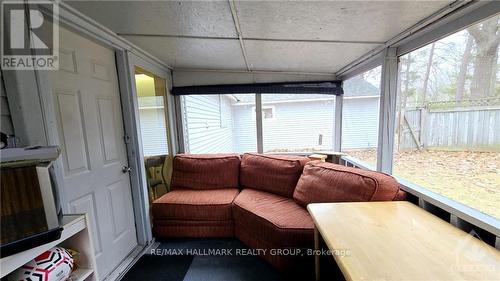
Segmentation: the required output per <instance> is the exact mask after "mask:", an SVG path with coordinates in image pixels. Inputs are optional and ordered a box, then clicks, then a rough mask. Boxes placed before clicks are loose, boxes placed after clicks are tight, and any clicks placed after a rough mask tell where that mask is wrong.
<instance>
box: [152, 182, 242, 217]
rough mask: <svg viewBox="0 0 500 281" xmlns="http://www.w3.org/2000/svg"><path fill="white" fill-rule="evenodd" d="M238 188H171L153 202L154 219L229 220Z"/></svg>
mask: <svg viewBox="0 0 500 281" xmlns="http://www.w3.org/2000/svg"><path fill="white" fill-rule="evenodd" d="M238 192H239V191H238V189H236V188H227V189H211V190H189V189H181V190H173V191H171V192H169V193H167V194H165V195H163V196H162V197H160V198H158V199H157V200H155V201H154V202H153V218H154V220H165V219H172V220H218V221H220V220H231V219H232V214H231V204H232V202H233V200H234V198H235V197H236V195H237V194H238Z"/></svg>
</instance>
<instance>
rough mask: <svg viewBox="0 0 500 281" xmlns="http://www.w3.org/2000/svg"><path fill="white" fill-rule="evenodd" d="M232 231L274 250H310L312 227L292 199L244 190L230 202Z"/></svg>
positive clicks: (304, 210) (306, 213)
mask: <svg viewBox="0 0 500 281" xmlns="http://www.w3.org/2000/svg"><path fill="white" fill-rule="evenodd" d="M233 217H234V221H235V227H236V228H238V227H241V228H244V229H245V230H246V231H250V232H253V235H255V236H256V237H259V239H262V240H266V241H267V242H268V243H269V244H272V245H275V246H277V247H312V246H313V244H312V243H313V240H314V236H313V233H314V223H313V220H312V218H311V216H310V215H309V213H308V212H307V210H306V209H304V208H303V207H301V206H299V205H298V204H297V203H295V202H294V201H293V199H290V198H286V197H283V196H279V195H275V194H272V193H268V192H265V191H259V190H253V189H244V190H242V191H241V192H240V194H238V196H237V197H236V199H235V200H234V208H233Z"/></svg>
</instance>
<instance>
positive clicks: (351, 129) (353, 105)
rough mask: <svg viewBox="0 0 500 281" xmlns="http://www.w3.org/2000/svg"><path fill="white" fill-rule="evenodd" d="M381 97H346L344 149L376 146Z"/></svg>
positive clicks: (343, 130)
mask: <svg viewBox="0 0 500 281" xmlns="http://www.w3.org/2000/svg"><path fill="white" fill-rule="evenodd" d="M378 118H379V97H366V98H355V99H349V98H344V103H343V112H342V150H343V151H346V150H351V149H368V148H376V147H377V143H378Z"/></svg>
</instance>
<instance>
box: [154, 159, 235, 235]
mask: <svg viewBox="0 0 500 281" xmlns="http://www.w3.org/2000/svg"><path fill="white" fill-rule="evenodd" d="M239 167H240V157H239V156H238V155H236V154H197V155H196V154H179V155H177V156H176V157H175V158H174V167H173V173H172V182H171V188H172V191H171V192H169V193H167V194H165V195H163V196H162V197H160V198H158V199H157V200H155V202H153V207H152V211H153V233H154V235H155V236H156V237H232V236H234V223H233V219H232V203H233V201H234V199H235V198H236V196H237V195H238V193H239V189H238V182H239Z"/></svg>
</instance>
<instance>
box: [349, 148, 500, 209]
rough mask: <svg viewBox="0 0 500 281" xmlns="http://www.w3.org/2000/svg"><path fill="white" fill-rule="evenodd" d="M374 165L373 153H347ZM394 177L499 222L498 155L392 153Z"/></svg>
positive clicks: (374, 152)
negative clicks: (497, 219)
mask: <svg viewBox="0 0 500 281" xmlns="http://www.w3.org/2000/svg"><path fill="white" fill-rule="evenodd" d="M346 153H348V154H349V155H351V156H353V157H356V158H358V159H360V160H362V161H365V162H367V163H369V164H372V165H375V163H376V151H375V150H365V151H348V152H346ZM394 174H395V175H396V176H398V177H401V178H404V179H407V180H409V181H411V182H413V183H416V184H418V185H421V186H423V187H425V188H428V189H430V190H432V191H434V192H436V193H439V194H442V195H444V196H447V197H449V198H451V199H453V200H456V201H458V202H460V203H462V204H465V205H468V206H471V207H473V208H475V209H477V210H479V211H481V212H483V213H486V214H488V215H490V216H493V217H496V218H500V152H474V151H439V150H422V151H408V152H399V153H398V152H396V153H395V159H394Z"/></svg>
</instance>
